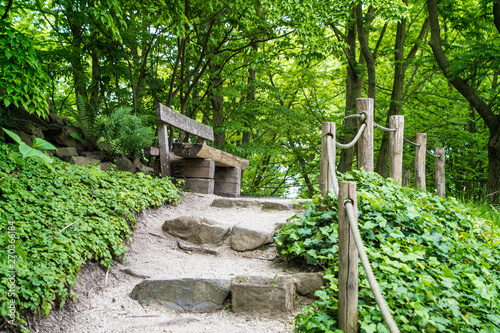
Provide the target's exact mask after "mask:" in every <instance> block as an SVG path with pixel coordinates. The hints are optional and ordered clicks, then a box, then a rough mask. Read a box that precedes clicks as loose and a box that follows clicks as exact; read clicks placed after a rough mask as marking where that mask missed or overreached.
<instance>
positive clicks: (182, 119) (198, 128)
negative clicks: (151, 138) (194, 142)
mask: <svg viewBox="0 0 500 333" xmlns="http://www.w3.org/2000/svg"><path fill="white" fill-rule="evenodd" d="M156 116H157V118H158V120H159V121H161V122H163V123H165V124H169V125H172V126H173V127H175V128H177V129H180V130H181V131H184V132H188V133H189V134H193V135H196V136H197V137H200V138H202V139H204V140H210V141H214V129H213V128H212V127H211V126H208V125H205V124H202V123H199V122H197V121H196V120H194V119H191V118H189V117H186V116H185V115H183V114H180V113H179V112H175V111H174V110H172V109H171V108H169V107H168V106H166V105H163V104H161V103H158V105H157V107H156Z"/></svg>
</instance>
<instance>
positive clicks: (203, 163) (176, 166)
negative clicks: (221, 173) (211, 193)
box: [171, 158, 215, 179]
mask: <svg viewBox="0 0 500 333" xmlns="http://www.w3.org/2000/svg"><path fill="white" fill-rule="evenodd" d="M171 168H172V170H171V171H172V176H173V177H185V178H208V179H214V175H215V162H214V160H209V159H198V158H189V159H186V158H185V159H179V160H175V161H171Z"/></svg>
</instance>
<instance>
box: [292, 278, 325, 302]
mask: <svg viewBox="0 0 500 333" xmlns="http://www.w3.org/2000/svg"><path fill="white" fill-rule="evenodd" d="M293 280H294V282H295V289H296V291H297V294H299V295H301V296H305V297H309V298H317V297H316V296H314V293H315V292H316V291H317V290H321V287H323V285H324V284H325V281H324V280H323V277H322V276H321V275H320V274H318V273H297V274H294V275H293Z"/></svg>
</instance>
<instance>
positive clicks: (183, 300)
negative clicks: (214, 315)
mask: <svg viewBox="0 0 500 333" xmlns="http://www.w3.org/2000/svg"><path fill="white" fill-rule="evenodd" d="M230 286H231V281H230V280H224V279H196V278H191V279H189V278H188V279H172V280H144V281H142V282H141V283H139V284H137V285H136V286H135V287H134V289H133V290H132V293H131V294H130V297H131V298H132V299H135V300H137V301H139V302H140V303H142V304H151V303H153V302H157V303H160V304H161V305H163V306H165V307H166V308H168V309H171V310H176V311H178V310H184V311H193V312H214V311H217V310H219V309H221V308H222V304H223V303H224V300H225V299H226V298H227V297H228V296H229V292H230Z"/></svg>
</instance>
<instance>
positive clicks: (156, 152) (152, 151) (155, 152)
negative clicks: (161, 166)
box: [144, 147, 160, 156]
mask: <svg viewBox="0 0 500 333" xmlns="http://www.w3.org/2000/svg"><path fill="white" fill-rule="evenodd" d="M144 155H150V156H160V148H156V147H146V148H144Z"/></svg>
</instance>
